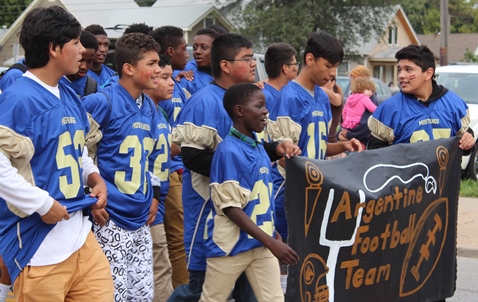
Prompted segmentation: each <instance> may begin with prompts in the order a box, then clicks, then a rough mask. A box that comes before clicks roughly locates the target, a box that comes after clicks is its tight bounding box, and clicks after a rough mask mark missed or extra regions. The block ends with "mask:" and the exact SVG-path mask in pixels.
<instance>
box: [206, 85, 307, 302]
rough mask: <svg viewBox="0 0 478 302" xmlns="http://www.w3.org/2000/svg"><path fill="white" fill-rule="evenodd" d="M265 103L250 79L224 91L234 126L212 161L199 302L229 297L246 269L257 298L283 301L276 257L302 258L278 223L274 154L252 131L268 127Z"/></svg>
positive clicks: (283, 260) (290, 260)
mask: <svg viewBox="0 0 478 302" xmlns="http://www.w3.org/2000/svg"><path fill="white" fill-rule="evenodd" d="M265 103H266V101H265V96H264V93H263V92H262V91H261V89H260V88H259V87H258V86H256V85H254V84H249V83H247V84H236V85H233V86H231V87H230V88H229V89H228V90H227V91H226V93H225V95H224V108H225V109H226V111H227V114H228V115H229V116H230V117H231V119H232V121H233V128H231V130H230V131H229V134H228V135H227V136H226V137H225V139H224V141H223V142H221V143H220V144H219V146H218V148H217V150H216V152H215V154H214V157H213V161H212V164H211V177H210V179H211V184H210V187H211V200H212V202H213V205H214V209H213V211H212V215H210V217H209V218H208V221H207V228H206V229H207V231H208V237H207V239H206V247H207V249H206V256H207V269H206V277H205V281H204V285H203V291H202V295H201V300H200V301H209V302H212V301H218V302H219V301H226V300H227V298H228V296H229V293H230V291H228V290H227V289H232V287H233V286H234V283H235V282H236V280H237V279H238V278H239V276H240V275H241V274H242V273H243V272H245V273H246V275H247V277H248V279H249V280H250V282H251V286H252V288H253V290H254V293H255V295H256V297H257V299H258V300H259V301H283V300H284V295H283V293H282V289H281V284H280V270H279V263H278V261H277V259H279V261H280V262H281V263H284V264H295V263H297V260H298V259H299V256H298V255H297V253H296V252H295V251H293V250H292V249H291V248H290V247H288V246H287V245H286V244H285V243H283V242H282V238H281V237H280V235H279V233H278V232H277V231H276V230H275V226H274V218H273V217H274V197H273V195H272V176H271V173H270V157H269V156H268V155H267V153H266V151H265V149H264V147H263V145H262V144H260V143H258V142H257V138H256V136H255V133H254V132H256V133H260V132H262V131H263V129H264V127H265V123H266V121H267V114H268V111H267V109H266V107H265ZM289 143H290V142H289ZM294 151H295V153H293V154H292V155H298V154H300V149H299V148H298V147H295V149H294ZM288 157H289V156H288ZM234 163H235V164H234ZM239 163H240V164H239ZM225 166H228V168H227V169H224V167H225ZM276 257H277V258H276ZM225 267H227V270H224V268H225Z"/></svg>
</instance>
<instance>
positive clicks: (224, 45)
mask: <svg viewBox="0 0 478 302" xmlns="http://www.w3.org/2000/svg"><path fill="white" fill-rule="evenodd" d="M211 66H212V73H213V76H214V79H215V80H214V82H212V83H209V84H208V85H206V86H205V87H204V88H203V89H201V90H200V91H198V92H196V93H195V94H194V95H193V96H192V97H191V99H189V101H188V102H187V103H186V104H185V105H184V107H183V108H182V109H181V111H180V113H179V116H178V119H177V125H176V128H175V129H174V131H173V142H174V143H176V144H178V145H180V146H181V153H182V157H183V163H184V166H185V169H184V173H183V208H184V244H185V247H186V254H187V257H188V270H189V284H185V285H182V286H179V287H177V288H176V290H175V291H174V292H173V294H172V295H171V297H170V298H169V300H168V301H198V300H199V298H200V296H201V291H202V285H203V282H204V276H205V270H206V255H205V246H204V233H205V225H206V219H207V218H208V217H209V216H210V214H211V210H212V204H211V202H210V196H209V175H210V169H211V162H212V157H213V155H214V151H215V150H216V148H217V145H218V144H219V143H220V142H221V141H222V140H223V139H224V138H225V137H226V135H227V134H228V133H229V130H230V129H231V126H232V121H231V119H230V117H229V116H228V115H227V112H226V111H225V109H224V107H223V105H222V99H223V97H224V93H225V92H226V89H228V88H229V87H231V86H232V85H234V84H239V83H253V82H254V80H255V78H254V75H255V69H256V61H255V59H254V58H253V52H252V43H251V41H250V40H249V39H248V38H246V37H244V36H241V35H239V34H232V33H231V34H229V33H228V34H223V35H220V36H218V37H217V38H216V39H215V40H214V42H213V44H212V49H211ZM291 145H292V144H291V143H290V142H285V143H281V144H279V143H272V144H267V145H266V146H265V148H266V150H267V151H268V153H269V155H272V156H273V157H274V158H273V160H276V159H278V158H280V157H281V156H282V155H283V154H284V153H288V154H291V151H290V150H289V149H288V148H290V147H291ZM291 149H294V147H292V148H291ZM274 155H275V156H274ZM225 290H228V289H225ZM231 291H232V289H231ZM233 298H234V299H235V300H236V301H256V300H255V297H254V294H253V292H252V289H251V287H250V285H249V284H248V282H247V279H246V278H245V276H244V275H242V276H241V277H240V278H239V280H238V282H236V285H235V287H234V293H233Z"/></svg>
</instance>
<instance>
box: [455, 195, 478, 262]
mask: <svg viewBox="0 0 478 302" xmlns="http://www.w3.org/2000/svg"><path fill="white" fill-rule="evenodd" d="M456 246H457V253H458V256H461V257H473V258H478V198H466V197H461V198H460V200H459V201H458V230H457V244H456Z"/></svg>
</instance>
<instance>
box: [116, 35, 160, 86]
mask: <svg viewBox="0 0 478 302" xmlns="http://www.w3.org/2000/svg"><path fill="white" fill-rule="evenodd" d="M160 50H161V48H160V46H159V44H158V43H156V41H154V39H153V37H151V36H148V35H145V34H142V33H131V34H124V35H122V36H121V37H120V38H119V39H118V41H117V42H116V50H115V64H116V70H117V72H118V76H119V77H120V78H121V77H122V75H123V65H124V64H127V63H128V64H131V65H133V66H134V65H136V63H138V61H139V60H141V59H142V58H143V54H144V53H146V52H148V51H156V52H159V51H160Z"/></svg>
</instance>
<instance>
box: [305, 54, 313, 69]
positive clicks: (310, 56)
mask: <svg viewBox="0 0 478 302" xmlns="http://www.w3.org/2000/svg"><path fill="white" fill-rule="evenodd" d="M314 62H315V57H314V55H313V54H311V53H310V52H308V53H307V54H306V55H305V65H308V66H312V65H313V64H314Z"/></svg>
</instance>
